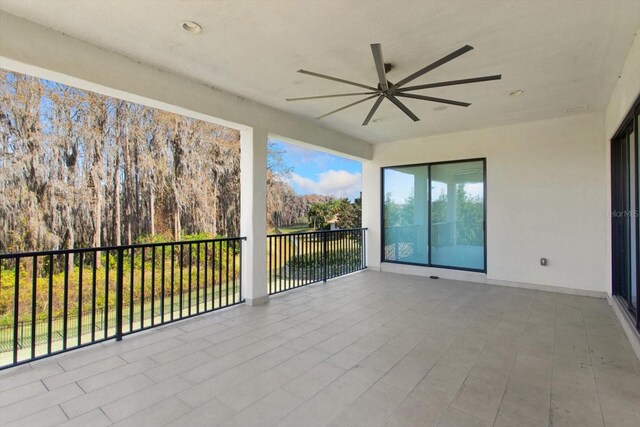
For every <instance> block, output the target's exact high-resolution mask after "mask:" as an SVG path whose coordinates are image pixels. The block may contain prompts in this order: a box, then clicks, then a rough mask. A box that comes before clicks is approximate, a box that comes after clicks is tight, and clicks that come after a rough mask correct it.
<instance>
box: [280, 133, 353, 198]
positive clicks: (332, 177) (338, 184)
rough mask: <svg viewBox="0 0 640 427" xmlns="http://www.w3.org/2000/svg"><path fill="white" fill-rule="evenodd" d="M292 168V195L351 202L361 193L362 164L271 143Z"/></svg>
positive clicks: (294, 146)
mask: <svg viewBox="0 0 640 427" xmlns="http://www.w3.org/2000/svg"><path fill="white" fill-rule="evenodd" d="M272 142H274V143H275V145H276V147H277V148H278V149H280V150H283V152H284V153H283V156H282V157H283V160H284V163H285V165H287V166H288V167H290V168H292V171H291V172H292V173H291V177H290V179H289V183H290V184H291V186H292V187H293V189H294V191H295V192H296V194H299V195H304V194H321V195H325V196H334V197H338V198H342V197H347V198H349V199H351V200H353V199H355V198H356V197H359V196H360V192H361V191H362V164H361V163H360V162H358V161H356V160H350V159H347V158H344V157H340V156H336V155H333V154H329V153H325V152H322V151H317V150H312V149H310V148H306V147H302V146H300V145H295V144H289V143H286V142H283V141H279V140H276V139H273V140H272Z"/></svg>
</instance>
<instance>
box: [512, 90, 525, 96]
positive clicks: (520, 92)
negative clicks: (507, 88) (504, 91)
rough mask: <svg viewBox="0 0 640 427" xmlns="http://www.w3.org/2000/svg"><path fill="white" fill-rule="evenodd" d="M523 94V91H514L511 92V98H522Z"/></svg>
mask: <svg viewBox="0 0 640 427" xmlns="http://www.w3.org/2000/svg"><path fill="white" fill-rule="evenodd" d="M523 93H524V91H523V90H522V89H518V90H512V91H511V92H509V96H520V95H522V94H523Z"/></svg>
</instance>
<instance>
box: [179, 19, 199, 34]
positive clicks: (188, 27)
mask: <svg viewBox="0 0 640 427" xmlns="http://www.w3.org/2000/svg"><path fill="white" fill-rule="evenodd" d="M182 29H183V30H185V31H187V32H189V33H193V34H198V33H199V32H201V31H202V27H201V26H200V24H198V23H197V22H193V21H185V22H183V23H182Z"/></svg>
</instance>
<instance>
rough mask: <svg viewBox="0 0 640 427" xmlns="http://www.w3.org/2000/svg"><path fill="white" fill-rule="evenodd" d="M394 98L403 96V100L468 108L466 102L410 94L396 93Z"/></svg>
mask: <svg viewBox="0 0 640 427" xmlns="http://www.w3.org/2000/svg"><path fill="white" fill-rule="evenodd" d="M396 96H404V97H405V98H413V99H421V100H423V101H431V102H439V103H440V104H450V105H459V106H460V107H468V106H469V105H471V104H469V103H468V102H460V101H452V100H450V99H442V98H434V97H432V96H424V95H414V94H412V93H396Z"/></svg>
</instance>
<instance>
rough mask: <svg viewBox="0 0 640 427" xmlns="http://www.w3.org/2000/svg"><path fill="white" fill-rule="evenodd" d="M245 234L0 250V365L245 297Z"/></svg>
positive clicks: (41, 355) (235, 301) (39, 356)
mask: <svg viewBox="0 0 640 427" xmlns="http://www.w3.org/2000/svg"><path fill="white" fill-rule="evenodd" d="M243 240H245V238H242V237H237V238H223V239H208V240H194V241H182V242H167V243H148V244H136V245H127V246H117V247H102V248H87V249H71V250H59V251H43V252H30V253H14V254H0V369H2V368H7V367H9V366H13V365H16V364H20V363H24V362H29V361H32V360H35V359H39V358H42V357H46V356H50V355H53V354H57V353H61V352H64V351H67V350H71V349H74V348H78V347H84V346H86V345H89V344H94V343H97V342H101V341H105V340H109V339H113V338H115V339H116V340H120V339H122V337H123V336H125V335H128V334H131V333H134V332H137V331H141V330H145V329H149V328H152V327H154V326H158V325H162V324H166V323H169V322H172V321H176V320H180V319H184V318H186V317H190V316H194V315H197V314H201V313H206V312H210V311H213V310H217V309H220V308H223V307H229V306H232V305H235V304H238V303H241V302H243V301H244V300H243V297H242V295H243V294H242V279H241V278H242V275H241V270H240V267H241V264H242V241H243Z"/></svg>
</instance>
